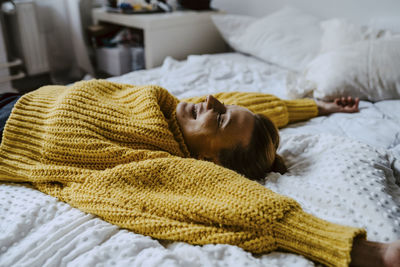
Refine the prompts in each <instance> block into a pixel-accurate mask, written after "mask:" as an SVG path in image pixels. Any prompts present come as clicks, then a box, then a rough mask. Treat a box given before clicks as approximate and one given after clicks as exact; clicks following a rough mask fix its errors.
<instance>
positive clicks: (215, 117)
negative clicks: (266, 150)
mask: <svg viewBox="0 0 400 267" xmlns="http://www.w3.org/2000/svg"><path fill="white" fill-rule="evenodd" d="M176 116H177V119H178V123H179V126H180V128H181V130H182V133H183V137H184V139H185V143H186V145H187V146H188V149H189V151H190V153H191V154H192V156H194V157H196V158H198V159H205V160H210V161H213V162H215V163H217V164H219V160H218V156H219V152H220V151H221V150H222V149H232V148H234V147H236V146H238V145H241V146H243V147H246V146H247V145H248V144H249V142H250V138H251V134H252V132H253V127H254V120H255V118H254V114H253V113H252V112H251V111H250V110H248V109H246V108H243V107H240V106H235V105H224V104H222V103H221V102H219V101H218V100H217V99H216V98H214V97H213V96H212V95H209V96H208V97H207V99H206V101H204V102H202V103H198V104H192V103H186V102H180V103H179V104H178V106H177V108H176Z"/></svg>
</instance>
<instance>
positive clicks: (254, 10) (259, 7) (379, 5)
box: [211, 0, 400, 23]
mask: <svg viewBox="0 0 400 267" xmlns="http://www.w3.org/2000/svg"><path fill="white" fill-rule="evenodd" d="M288 4H289V5H292V6H296V7H299V8H301V9H303V10H305V11H308V12H309V13H311V14H314V15H318V16H320V17H321V18H331V17H344V18H349V19H351V20H352V21H354V22H361V23H362V22H368V21H369V20H370V19H371V18H374V17H398V18H400V0H329V1H328V0H245V1H244V0H213V1H212V2H211V5H212V6H213V7H215V8H218V9H221V10H224V11H226V12H227V13H233V14H242V15H252V16H257V17H260V16H263V15H265V14H268V13H271V12H273V11H275V10H277V9H279V8H281V7H283V6H285V5H288Z"/></svg>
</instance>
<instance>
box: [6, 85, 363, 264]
mask: <svg viewBox="0 0 400 267" xmlns="http://www.w3.org/2000/svg"><path fill="white" fill-rule="evenodd" d="M216 96H217V98H219V99H220V100H222V101H224V102H225V103H226V104H240V105H244V106H246V107H248V108H249V109H251V110H253V111H254V112H260V113H264V114H266V115H267V116H269V117H270V118H271V119H272V120H273V121H274V122H275V123H276V124H277V125H278V126H284V125H286V124H287V123H288V122H292V121H297V120H302V119H307V118H310V117H313V116H316V114H317V107H316V105H315V103H314V102H313V101H312V100H297V101H283V100H280V99H278V98H276V97H274V96H271V95H263V94H256V93H222V94H216ZM191 100H192V101H199V100H200V98H193V99H191ZM177 103H178V100H177V99H176V98H175V97H173V96H172V95H170V94H169V93H168V92H167V91H166V90H165V89H163V88H161V87H158V86H132V85H125V84H117V83H111V82H108V81H102V80H92V81H87V82H78V83H76V84H74V85H72V86H69V87H64V86H46V87H42V88H40V89H38V90H36V91H34V92H31V93H29V94H27V95H25V96H23V97H22V98H21V99H20V100H19V101H18V102H17V104H16V105H15V107H14V109H13V112H12V114H11V116H10V119H9V120H8V121H7V124H6V127H5V131H4V135H3V142H2V143H1V146H0V181H12V182H31V183H32V184H33V185H34V186H35V187H36V188H37V189H39V190H40V191H42V192H45V193H47V194H49V195H52V196H54V197H57V198H58V199H60V200H61V201H65V202H67V203H69V204H70V205H72V206H74V207H77V208H79V209H81V210H83V211H86V212H89V213H92V214H95V215H97V216H99V217H100V218H102V219H104V220H106V221H108V222H110V223H113V224H116V225H118V226H120V227H123V228H127V229H131V230H133V231H134V232H136V233H140V234H144V235H149V236H152V237H154V238H159V239H168V240H177V241H185V242H188V243H191V244H199V245H201V244H209V243H224V244H232V245H237V246H240V247H242V248H244V249H245V250H248V251H250V252H254V253H265V252H270V251H273V250H276V249H282V250H288V251H292V252H296V253H300V254H302V255H304V256H307V257H310V258H311V259H314V260H316V261H319V262H321V263H324V264H326V265H331V266H346V265H347V264H348V263H349V262H350V250H351V246H352V241H353V238H354V237H355V236H365V232H364V231H363V230H361V229H357V228H351V227H344V226H339V225H335V224H331V223H329V222H326V221H323V220H320V219H318V218H315V217H313V216H311V215H309V214H307V213H305V212H303V211H302V209H301V208H300V206H299V204H298V203H296V202H295V201H294V200H292V199H290V198H288V197H285V196H281V195H278V194H276V193H274V192H272V191H271V190H269V189H267V188H264V187H263V186H261V185H259V184H258V183H256V182H254V181H250V180H248V179H246V178H244V177H243V176H241V175H238V174H237V173H235V172H233V171H231V170H228V169H226V168H223V167H220V166H217V165H215V164H213V163H210V162H206V161H200V160H196V159H192V158H190V154H189V151H188V149H187V147H186V145H185V144H184V141H183V137H182V134H181V132H180V130H179V126H178V124H177V120H176V117H175V115H176V114H175V108H176V105H177Z"/></svg>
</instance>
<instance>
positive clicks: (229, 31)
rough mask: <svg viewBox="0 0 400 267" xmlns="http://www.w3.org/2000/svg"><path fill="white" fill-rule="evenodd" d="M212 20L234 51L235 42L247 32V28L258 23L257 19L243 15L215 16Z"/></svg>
mask: <svg viewBox="0 0 400 267" xmlns="http://www.w3.org/2000/svg"><path fill="white" fill-rule="evenodd" d="M211 19H212V21H213V23H214V24H215V26H216V27H217V29H218V31H219V32H220V33H221V35H222V38H224V40H225V42H226V43H227V44H229V45H230V46H231V47H232V48H233V49H235V50H236V48H235V46H236V45H235V44H236V43H235V42H236V40H238V39H239V38H240V36H241V35H242V34H243V33H244V32H245V31H246V28H247V27H248V26H249V25H250V24H251V23H253V22H254V21H256V20H257V19H256V18H254V17H250V16H243V15H231V14H227V15H213V16H211Z"/></svg>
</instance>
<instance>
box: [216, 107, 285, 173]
mask: <svg viewBox="0 0 400 267" xmlns="http://www.w3.org/2000/svg"><path fill="white" fill-rule="evenodd" d="M278 146H279V132H278V129H277V128H276V127H275V125H274V124H273V123H272V121H271V120H270V119H268V118H267V117H265V116H264V115H262V114H255V121H254V128H253V132H252V135H251V140H250V143H249V145H248V146H247V147H243V146H237V147H235V148H234V149H224V150H222V151H221V152H220V154H219V160H220V162H221V165H222V166H224V167H226V168H229V169H231V170H234V171H236V172H238V173H240V174H242V175H244V176H246V177H247V178H249V179H251V180H260V179H263V178H264V177H265V176H266V174H267V173H268V172H270V171H275V172H279V173H281V174H283V173H285V172H286V171H287V168H286V166H285V163H284V161H283V159H282V158H281V157H280V156H279V155H278V154H276V150H277V148H278Z"/></svg>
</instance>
